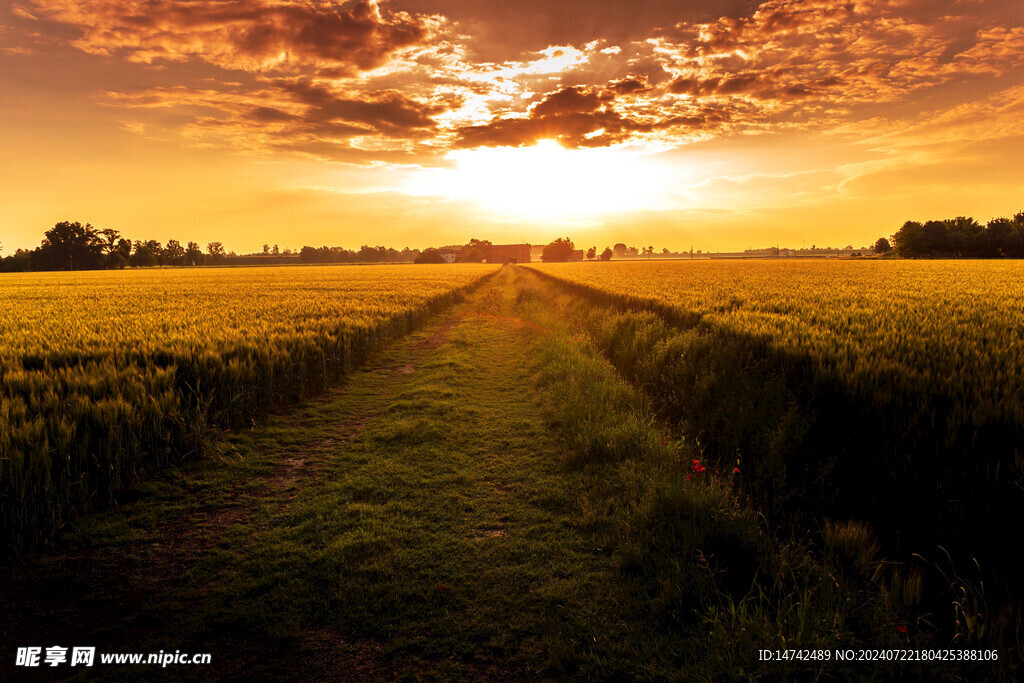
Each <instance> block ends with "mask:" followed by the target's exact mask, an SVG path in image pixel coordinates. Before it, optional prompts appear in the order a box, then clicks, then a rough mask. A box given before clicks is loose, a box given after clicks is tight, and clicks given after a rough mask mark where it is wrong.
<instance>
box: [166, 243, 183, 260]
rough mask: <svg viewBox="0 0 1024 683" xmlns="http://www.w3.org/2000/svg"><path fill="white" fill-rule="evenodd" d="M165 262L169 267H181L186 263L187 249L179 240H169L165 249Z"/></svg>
mask: <svg viewBox="0 0 1024 683" xmlns="http://www.w3.org/2000/svg"><path fill="white" fill-rule="evenodd" d="M164 260H165V261H166V262H167V265H169V266H180V265H181V264H182V263H184V262H185V249H184V247H182V246H181V242H179V241H178V240H167V246H166V247H164Z"/></svg>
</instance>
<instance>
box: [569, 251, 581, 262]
mask: <svg viewBox="0 0 1024 683" xmlns="http://www.w3.org/2000/svg"><path fill="white" fill-rule="evenodd" d="M569 260H570V261H582V260H583V250H582V249H574V250H573V252H572V256H570V257H569Z"/></svg>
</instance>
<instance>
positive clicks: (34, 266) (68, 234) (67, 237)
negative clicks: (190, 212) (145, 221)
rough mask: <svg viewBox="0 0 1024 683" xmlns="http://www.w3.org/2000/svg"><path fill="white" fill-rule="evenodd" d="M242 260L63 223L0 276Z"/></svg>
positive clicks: (369, 253) (355, 255) (374, 252)
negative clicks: (12, 273)
mask: <svg viewBox="0 0 1024 683" xmlns="http://www.w3.org/2000/svg"><path fill="white" fill-rule="evenodd" d="M419 255H420V250H419V249H410V248H409V247H406V248H405V249H402V250H398V249H393V248H389V247H371V246H366V245H364V246H363V247H361V248H360V249H359V250H358V251H354V250H352V249H343V248H341V247H319V248H316V247H308V246H307V247H303V248H302V250H301V251H299V252H293V251H292V250H291V249H285V250H284V251H283V252H282V251H281V250H280V249H279V248H278V246H277V245H276V244H275V245H274V246H273V247H271V246H270V245H269V244H265V245H263V252H262V254H255V255H253V257H259V256H263V257H268V258H269V257H275V258H282V257H284V258H287V257H293V258H297V260H298V261H299V262H300V263H395V262H408V261H413V260H414V259H415V258H416V257H418V256H419ZM234 257H236V254H234V252H231V253H228V252H227V251H226V250H225V248H224V245H223V244H222V243H221V242H209V243H208V244H207V245H206V248H205V249H204V248H202V247H200V246H199V244H197V243H196V242H187V243H185V244H184V245H182V244H181V242H179V241H178V240H175V239H170V240H167V243H166V244H161V243H160V242H159V241H158V240H135V241H132V240H129V239H127V238H126V237H123V236H122V235H121V233H120V232H119V231H117V230H114V229H113V228H104V229H102V230H101V229H98V228H94V227H93V226H92V225H90V224H89V223H85V224H82V223H79V222H77V221H76V222H71V221H62V222H60V223H57V224H56V225H54V226H53V227H52V228H51V229H49V230H47V231H46V232H45V233H43V240H42V243H41V244H40V245H39V246H38V247H36V248H35V249H18V250H17V251H16V252H15V253H13V254H10V255H9V256H7V257H4V258H0V272H21V271H29V270H31V271H43V270H113V269H118V268H124V267H126V266H132V267H135V268H147V267H155V266H203V265H218V264H224V263H228V262H230V259H232V258H234Z"/></svg>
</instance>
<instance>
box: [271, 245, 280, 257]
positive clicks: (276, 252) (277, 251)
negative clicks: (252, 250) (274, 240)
mask: <svg viewBox="0 0 1024 683" xmlns="http://www.w3.org/2000/svg"><path fill="white" fill-rule="evenodd" d="M270 253H271V254H273V255H274V256H280V254H281V250H280V249H278V248H277V245H276V244H275V245H274V248H273V249H271V250H270Z"/></svg>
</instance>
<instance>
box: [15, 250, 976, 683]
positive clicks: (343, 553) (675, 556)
mask: <svg viewBox="0 0 1024 683" xmlns="http://www.w3.org/2000/svg"><path fill="white" fill-rule="evenodd" d="M553 297H555V295H554V294H553V293H551V292H549V291H548V290H547V289H546V288H545V287H544V286H542V285H541V284H540V283H539V282H538V281H537V280H536V278H535V277H534V276H531V275H529V274H528V273H527V272H525V271H523V270H522V269H517V268H506V269H504V270H503V271H501V272H500V273H499V274H498V275H497V276H496V277H495V278H494V279H492V280H490V281H488V282H487V283H485V285H484V286H483V287H482V288H481V289H479V290H478V291H476V292H474V293H473V294H471V295H470V296H469V298H468V300H467V301H466V302H465V303H463V304H460V305H458V306H456V307H455V309H454V310H453V311H452V312H451V313H450V314H446V315H445V317H444V318H442V319H441V320H438V321H437V322H436V323H435V324H433V325H431V326H429V327H427V328H424V329H422V330H421V331H419V332H416V333H413V334H411V335H409V336H407V337H405V338H404V339H402V340H400V341H398V342H396V343H394V344H392V345H391V346H389V347H388V348H387V349H386V350H385V351H383V352H381V353H380V354H378V355H377V356H376V357H375V358H373V359H372V361H371V363H370V364H369V365H368V366H367V367H365V368H363V369H361V370H358V371H355V372H353V373H352V374H351V375H350V376H348V377H347V378H346V379H345V381H344V382H343V383H342V384H341V385H339V386H338V387H337V388H336V389H335V390H333V391H331V392H330V393H328V394H326V395H325V396H323V397H321V398H320V399H318V400H316V401H308V402H306V403H303V404H302V405H300V406H299V407H297V408H296V409H294V410H290V411H288V412H287V413H280V414H276V415H271V416H269V417H268V418H266V419H265V420H264V421H263V422H262V423H261V424H253V425H252V428H251V429H249V430H244V431H237V432H227V433H224V434H222V435H221V436H220V437H219V438H218V439H217V440H216V441H215V442H214V444H213V445H212V447H211V450H212V451H213V452H214V453H215V454H216V455H215V456H214V457H211V458H208V459H206V460H204V461H203V462H200V463H196V464H194V465H191V466H188V467H183V468H181V469H178V470H174V471H170V472H167V473H166V474H165V475H164V476H161V477H160V478H159V479H158V480H154V481H151V482H149V483H147V484H145V485H143V486H140V487H139V488H138V489H136V490H135V491H133V492H132V493H133V495H131V496H130V497H129V498H130V500H129V502H126V503H124V504H123V505H122V506H121V507H120V508H118V509H116V510H111V511H108V512H105V513H101V514H96V515H92V516H88V517H82V518H79V519H78V520H77V521H76V522H75V523H74V524H73V525H72V526H70V527H68V528H67V529H66V530H65V533H64V535H63V538H62V540H61V545H60V547H59V548H57V549H56V550H54V551H53V552H49V553H45V554H42V555H38V556H34V557H29V558H26V559H24V560H22V561H19V562H18V563H15V564H13V565H12V566H10V567H8V569H9V572H8V573H7V574H8V575H7V581H6V583H5V586H6V587H7V591H6V594H4V595H3V596H2V599H0V608H2V616H3V618H2V619H0V637H2V638H3V639H4V641H5V642H7V643H9V644H11V646H12V647H13V646H14V645H18V644H20V645H29V644H39V645H44V646H45V645H49V644H53V643H62V644H65V645H73V644H79V645H82V644H94V645H97V646H98V647H99V648H100V649H101V651H115V652H118V651H119V652H129V651H147V652H148V651H157V650H160V649H163V650H165V651H173V650H175V649H180V650H182V651H184V652H211V653H213V655H214V668H213V669H212V670H205V671H204V670H202V668H201V667H196V668H192V669H190V670H185V669H182V668H177V669H172V670H170V673H169V674H167V676H168V677H174V678H181V677H183V676H185V677H189V676H191V677H193V678H196V679H200V678H204V676H209V672H210V671H213V672H215V675H217V676H245V677H249V678H255V679H261V678H279V679H280V678H286V679H303V680H314V679H322V678H357V679H391V678H396V677H398V678H417V679H419V678H428V679H429V678H441V679H479V678H528V679H536V678H564V677H576V678H587V679H635V678H639V679H661V678H665V679H691V680H692V679H697V680H712V679H720V678H734V677H740V678H746V677H755V676H757V677H763V676H769V677H779V676H787V675H788V676H807V675H810V674H812V673H813V671H812V670H811V669H808V668H806V667H803V666H798V665H792V664H790V665H772V666H765V665H759V664H758V663H757V661H756V650H757V649H758V648H777V647H783V646H786V645H792V644H793V643H803V644H816V645H828V646H834V647H857V646H858V645H863V646H873V647H882V646H898V645H903V646H907V645H909V644H913V643H915V642H916V641H914V640H907V639H906V638H902V637H898V636H897V635H896V633H895V631H894V630H893V626H894V622H892V621H891V619H892V618H893V617H894V615H895V614H896V613H897V611H898V610H899V609H900V605H901V604H902V602H901V600H900V597H899V595H895V596H893V597H892V600H891V601H890V602H889V603H884V602H883V601H881V600H880V599H878V597H877V595H878V591H877V589H875V588H872V587H871V586H864V585H861V583H858V582H859V581H860V582H863V581H866V580H864V579H862V578H857V577H860V576H861V575H860V574H856V572H857V571H858V568H861V567H862V565H865V564H870V562H871V558H870V557H865V556H864V554H863V553H858V548H862V547H863V546H864V545H865V541H863V538H862V536H861V535H858V532H857V531H856V530H848V529H847V530H844V529H836V530H835V533H834V534H833V537H834V539H835V543H834V546H835V549H836V550H835V556H836V558H837V559H836V560H835V562H833V564H835V565H836V567H838V566H839V564H840V563H841V562H844V561H846V560H844V559H843V558H849V562H850V571H851V572H852V573H853V574H856V576H852V575H851V577H850V578H849V579H847V578H845V577H840V578H839V579H836V578H834V577H833V576H832V575H830V570H833V569H835V567H832V565H829V564H828V563H827V561H826V560H823V559H821V558H819V557H817V556H816V555H815V554H814V553H812V552H811V551H810V550H809V549H808V548H806V547H805V546H804V545H802V544H801V543H800V542H799V539H791V538H781V539H780V538H776V537H774V536H772V534H771V533H770V532H769V530H768V529H766V527H765V523H764V520H763V518H761V517H759V516H758V515H756V514H755V513H754V512H753V511H751V510H749V509H747V508H744V507H743V506H742V505H741V504H740V503H739V502H738V500H737V498H736V496H735V495H734V494H733V491H732V488H733V487H734V484H732V483H731V482H732V481H733V479H732V478H731V476H730V475H729V473H720V472H712V471H711V470H707V471H705V472H702V473H694V472H693V465H692V460H693V459H698V458H699V455H697V454H696V451H695V450H694V449H693V448H692V446H691V445H690V444H689V443H686V442H682V441H680V440H678V439H674V438H670V437H669V436H668V432H666V431H665V430H664V429H663V428H662V426H661V425H659V424H658V423H656V422H655V421H654V420H653V418H652V417H651V410H650V406H649V405H648V403H647V400H646V398H645V397H644V395H643V393H642V392H641V391H639V390H637V389H636V388H635V387H633V386H631V385H630V384H629V383H628V382H626V381H624V380H623V379H622V378H620V377H619V376H618V374H617V373H616V371H615V369H614V368H613V367H612V366H611V365H610V364H609V362H608V361H607V360H605V359H604V358H603V357H602V356H601V354H600V353H599V351H598V350H597V349H596V348H595V347H594V346H593V345H592V344H591V343H590V341H589V339H588V338H587V337H586V336H584V335H582V334H580V333H579V332H578V331H575V330H574V329H573V327H572V325H571V323H570V320H571V317H570V316H567V315H565V307H566V306H570V305H572V302H571V301H570V300H568V299H559V298H557V297H555V298H553ZM687 476H689V477H690V478H689V479H687ZM711 479H715V481H714V482H712V481H710V480H711ZM836 571H838V570H836ZM836 571H833V572H832V573H833V574H834V573H836ZM837 581H838V583H837ZM868 583H870V582H868ZM830 586H836V588H835V589H832V588H830ZM910 637H911V638H915V637H916V635H915V634H914V633H911V634H910ZM5 656H6V655H5ZM8 659H10V661H13V654H12V656H11V657H10V658H8ZM138 671H141V669H136V670H131V671H121V672H117V671H113V670H108V671H105V672H104V671H94V672H92V673H106V674H107V675H109V676H111V677H114V678H116V677H119V676H124V677H129V676H131V675H132V674H135V675H137V673H138ZM896 671H899V672H902V674H903V675H911V676H916V675H927V676H934V675H940V676H949V675H951V672H952V677H956V672H957V671H958V669H949V668H947V669H942V670H939V669H936V668H930V669H913V668H903V669H897V670H896ZM962 671H964V672H966V671H968V669H966V668H964V669H962ZM973 671H975V672H984V671H986V670H984V669H980V668H975V669H973ZM922 672H924V673H923V674H922ZM146 673H147V675H149V674H152V673H154V672H152V671H148V670H147V671H146ZM825 673H826V675H831V676H835V677H840V678H842V677H845V675H846V674H853V673H862V674H864V675H867V676H881V677H887V676H891V675H892V674H893V671H892V670H891V669H886V668H882V669H879V670H874V669H862V670H858V669H854V668H852V667H850V668H847V669H838V668H834V669H830V670H828V671H826V672H825Z"/></svg>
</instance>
